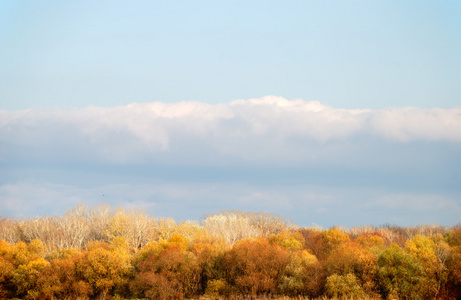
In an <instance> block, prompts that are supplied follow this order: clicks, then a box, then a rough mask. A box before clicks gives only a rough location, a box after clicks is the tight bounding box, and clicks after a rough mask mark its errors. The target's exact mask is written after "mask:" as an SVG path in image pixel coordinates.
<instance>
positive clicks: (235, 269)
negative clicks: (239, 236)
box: [222, 238, 289, 295]
mask: <svg viewBox="0 0 461 300" xmlns="http://www.w3.org/2000/svg"><path fill="white" fill-rule="evenodd" d="M288 263H289V253H288V251H287V250H286V249H284V248H282V247H280V246H279V245H276V244H270V243H269V242H268V240H267V239H266V238H256V239H245V240H242V241H240V242H238V243H237V244H236V245H234V247H233V248H232V249H231V250H230V251H229V252H227V253H226V255H225V256H224V260H223V264H222V265H223V267H224V269H225V273H226V275H225V276H226V277H225V278H226V280H227V282H228V283H229V284H230V285H233V286H235V287H236V288H237V289H238V291H239V292H240V293H242V294H244V295H260V294H276V293H278V286H279V283H280V279H281V277H282V275H283V273H284V271H285V268H286V267H287V265H288Z"/></svg>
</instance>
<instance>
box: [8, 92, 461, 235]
mask: <svg viewBox="0 0 461 300" xmlns="http://www.w3.org/2000/svg"><path fill="white" fill-rule="evenodd" d="M0 166H1V168H2V174H1V176H0V204H1V206H2V207H3V213H6V214H9V215H31V214H34V213H37V214H44V213H62V212H63V211H65V210H66V209H69V208H70V207H72V206H74V205H75V204H77V203H80V202H86V203H88V204H96V203H99V202H109V203H111V204H112V205H114V206H135V207H138V208H143V209H147V210H148V211H149V212H151V213H153V214H155V215H160V216H168V217H173V218H177V219H188V218H195V219H197V218H199V217H200V215H202V214H206V213H210V212H212V211H216V210H221V209H242V210H252V211H268V212H277V213H282V214H283V215H285V216H287V217H291V218H293V219H294V220H295V221H296V222H297V223H298V224H303V225H309V224H311V223H317V224H320V225H324V226H330V225H341V224H345V225H363V224H375V225H379V224H383V223H393V222H395V223H398V224H402V225H407V224H417V223H425V222H426V223H427V222H430V223H433V222H435V223H440V224H454V223H456V222H459V217H458V216H459V214H460V213H461V186H460V184H459V178H461V107H455V108H452V109H440V108H433V109H421V108H417V107H404V108H389V109H383V110H371V109H354V110H351V109H339V108H334V107H328V106H324V105H322V104H321V103H319V102H317V101H304V100H300V99H295V100H287V99H284V98H281V97H275V96H266V97H263V98H257V99H249V100H235V101H232V102H229V103H222V104H214V105H212V104H207V103H201V102H179V103H173V104H168V103H160V102H154V103H133V104H129V105H126V106H117V107H87V108H84V109H68V110H62V109H46V110H45V109H30V110H22V111H0ZM103 195H104V196H103ZM57 202H59V204H55V203H57ZM377 222H378V223H377Z"/></svg>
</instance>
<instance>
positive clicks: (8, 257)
mask: <svg viewBox="0 0 461 300" xmlns="http://www.w3.org/2000/svg"><path fill="white" fill-rule="evenodd" d="M0 298H1V299H14V298H21V299H146V298H147V299H199V298H200V299H250V298H251V299H257V298H264V299H461V224H457V225H455V226H452V227H446V226H439V225H421V226H414V227H399V226H396V225H382V226H378V227H375V226H360V227H353V228H343V227H332V228H328V229H324V228H321V227H319V226H315V225H313V226H311V227H299V226H296V225H294V224H292V222H291V221H290V220H288V219H285V218H282V217H280V216H277V215H274V214H267V213H260V212H242V211H222V212H217V213H214V214H210V215H206V216H203V217H202V219H201V220H200V221H198V222H179V223H176V222H175V221H174V220H172V219H164V218H153V217H151V216H149V215H148V214H147V213H145V212H144V211H142V210H129V209H124V208H115V209H112V208H111V207H110V206H109V205H98V206H94V207H88V206H86V205H78V206H76V207H74V208H73V209H71V210H69V211H67V212H66V213H65V214H64V215H62V216H43V217H36V218H29V219H27V218H25V219H17V218H11V217H0Z"/></svg>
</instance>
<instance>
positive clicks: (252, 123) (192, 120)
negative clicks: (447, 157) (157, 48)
mask: <svg viewBox="0 0 461 300" xmlns="http://www.w3.org/2000/svg"><path fill="white" fill-rule="evenodd" d="M0 136H1V145H2V152H3V155H2V157H3V158H2V161H3V162H5V160H10V159H14V158H15V157H17V154H18V150H20V152H21V153H22V155H23V156H24V155H28V156H30V157H36V158H37V159H48V158H50V159H58V160H59V159H61V160H77V161H87V160H89V161H98V162H105V163H113V164H125V163H149V162H169V163H176V162H181V163H192V164H193V163H200V164H204V163H205V164H208V163H210V164H213V163H217V164H222V163H226V162H227V161H231V162H234V161H247V162H263V163H272V162H273V163H275V164H292V163H303V162H309V161H311V160H315V159H318V158H319V156H324V155H325V151H324V150H326V152H328V151H332V150H333V149H330V148H328V147H327V145H329V144H336V145H338V144H342V145H344V144H346V143H347V142H348V141H351V140H364V139H367V140H369V141H373V140H380V141H387V142H391V143H408V142H415V141H421V142H449V143H456V144H459V143H461V107H458V108H452V109H438V108H434V109H421V108H416V107H407V108H391V109H386V110H369V109H356V110H350V109H338V108H332V107H327V106H323V105H322V104H320V103H319V102H316V101H309V102H307V101H303V100H291V101H290V100H287V99H284V98H281V97H275V96H266V97H263V98H258V99H250V100H236V101H232V102H230V103H225V104H216V105H211V104H206V103H200V102H180V103H174V104H167V103H160V102H156V103H141V104H137V103H134V104H129V105H126V106H119V107H110V108H103V107H88V108H85V109H75V110H41V109H34V110H24V111H13V112H10V111H1V112H0ZM324 147H327V148H328V149H327V148H324ZM319 149H322V151H321V152H323V153H324V155H321V154H320V153H319V151H318V150H319ZM333 152H334V151H333ZM330 155H333V153H330Z"/></svg>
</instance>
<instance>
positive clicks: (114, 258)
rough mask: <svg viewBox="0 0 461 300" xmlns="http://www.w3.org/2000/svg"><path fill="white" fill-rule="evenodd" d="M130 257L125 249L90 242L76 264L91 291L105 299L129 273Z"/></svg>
mask: <svg viewBox="0 0 461 300" xmlns="http://www.w3.org/2000/svg"><path fill="white" fill-rule="evenodd" d="M129 269H130V257H129V255H128V252H127V251H126V249H123V248H122V249H120V248H117V247H114V246H111V245H108V244H106V243H104V242H92V243H89V245H88V251H85V252H84V253H83V257H82V259H81V260H80V261H79V262H78V264H77V270H78V272H79V273H80V274H81V276H82V277H83V278H84V279H85V280H86V281H87V282H88V283H89V284H90V285H91V287H92V288H93V290H94V291H95V292H96V293H97V294H99V295H100V297H101V298H102V299H106V297H107V295H108V292H109V291H110V290H111V289H112V288H114V287H115V286H116V285H117V284H119V283H120V282H121V281H122V279H123V277H124V276H125V275H126V274H127V273H128V272H129Z"/></svg>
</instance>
